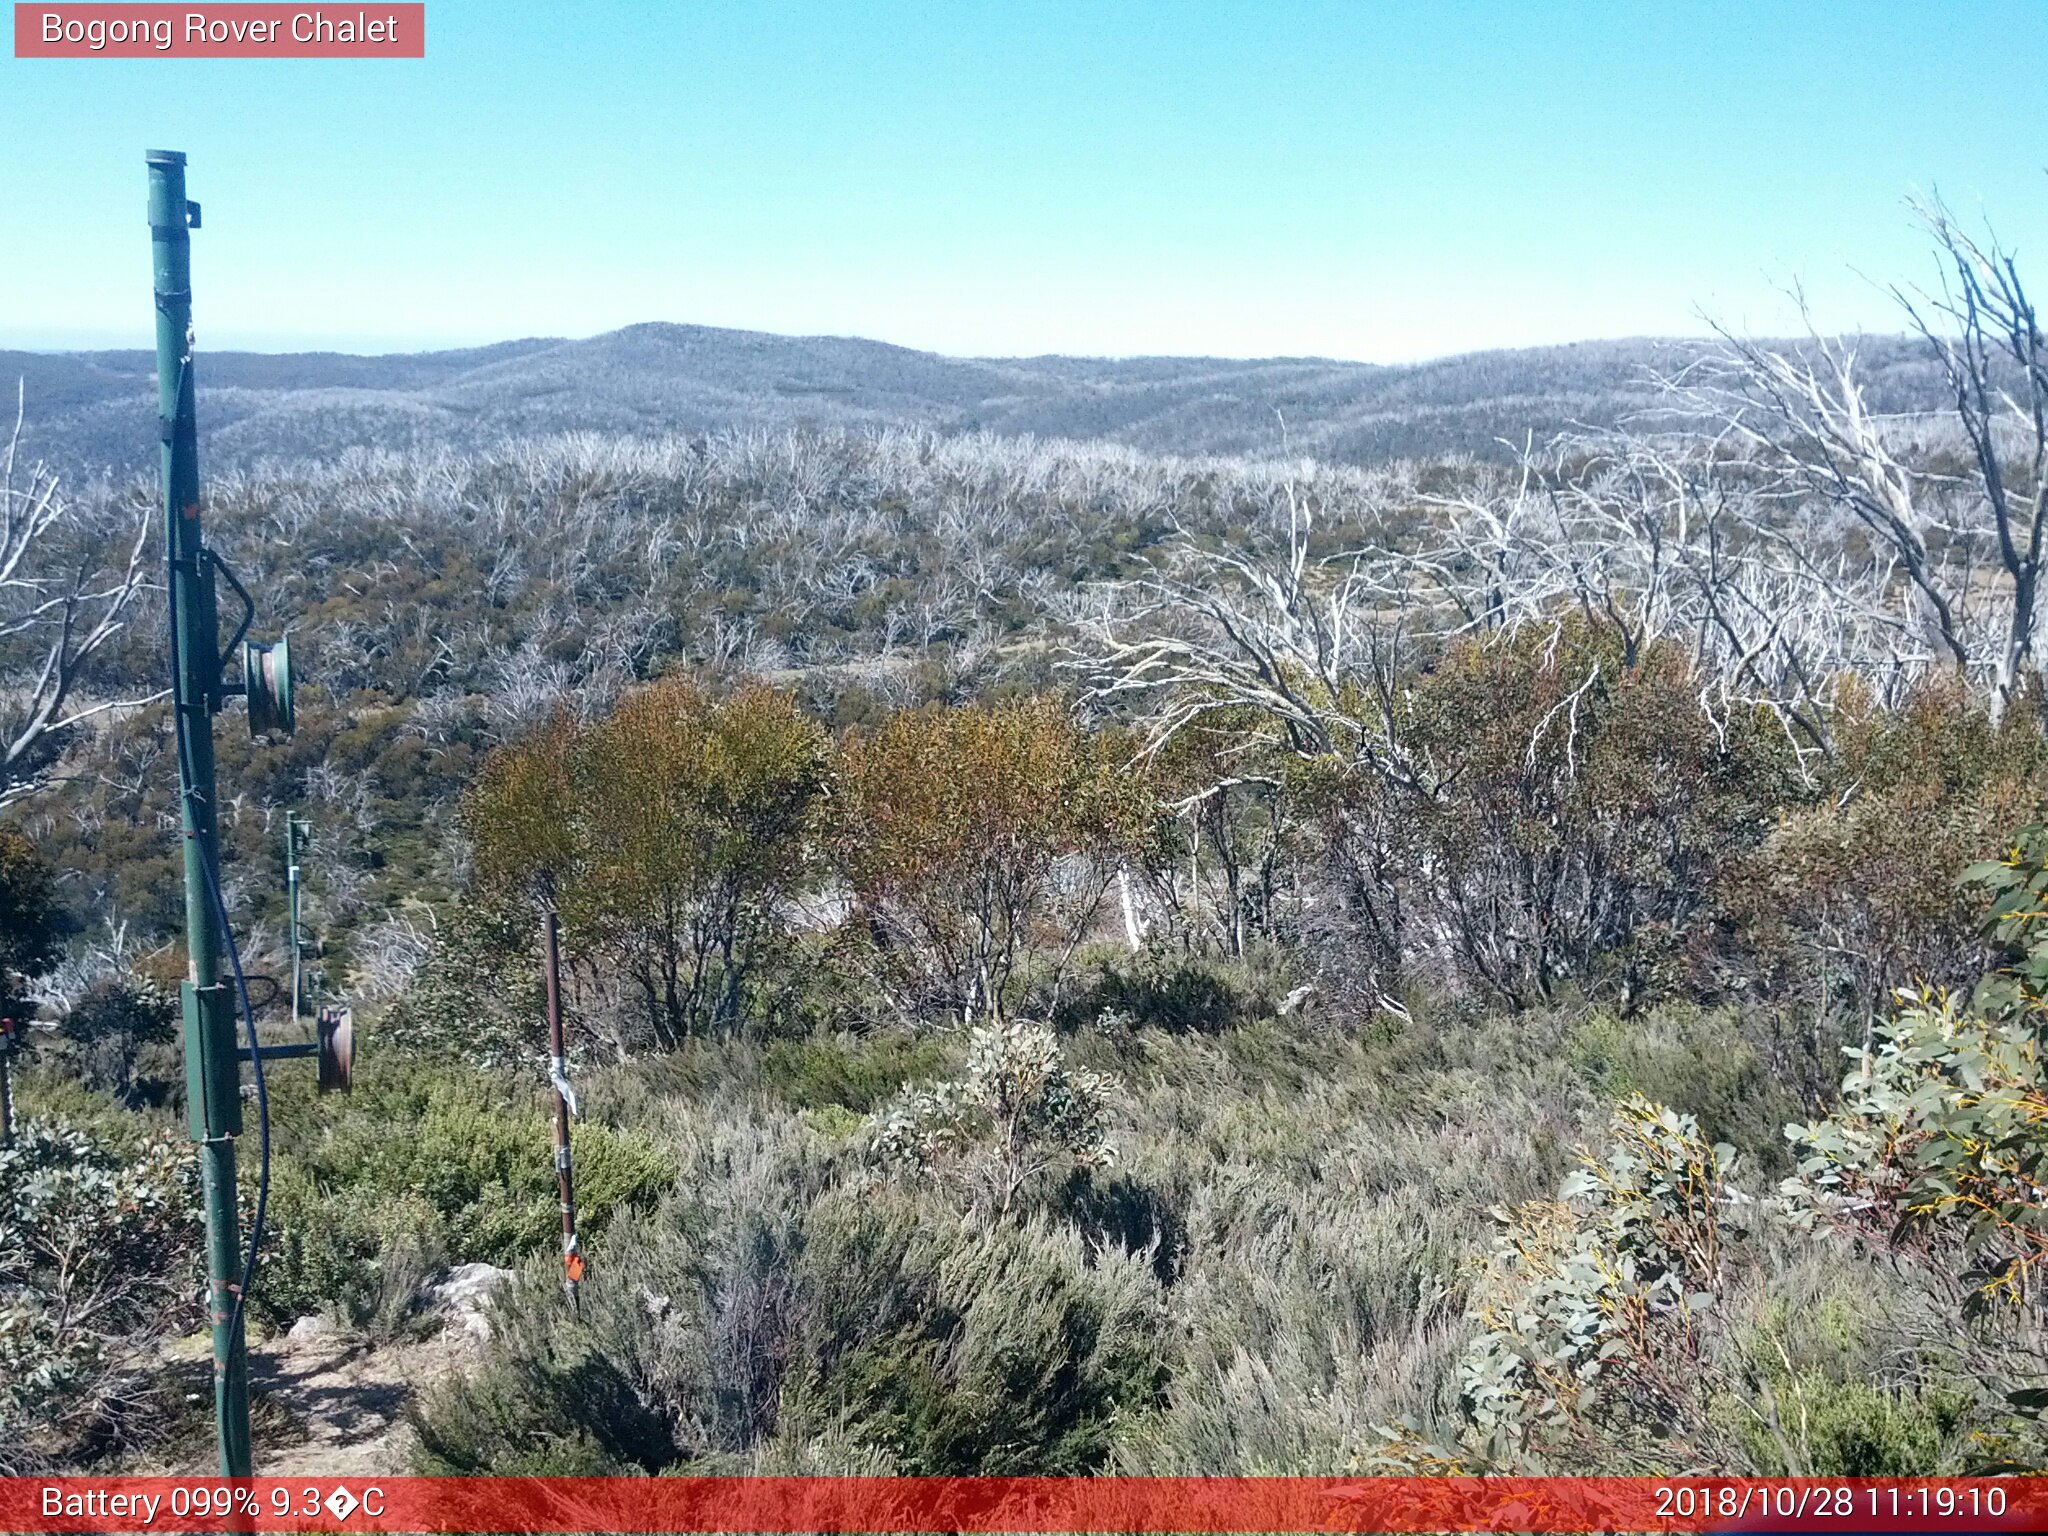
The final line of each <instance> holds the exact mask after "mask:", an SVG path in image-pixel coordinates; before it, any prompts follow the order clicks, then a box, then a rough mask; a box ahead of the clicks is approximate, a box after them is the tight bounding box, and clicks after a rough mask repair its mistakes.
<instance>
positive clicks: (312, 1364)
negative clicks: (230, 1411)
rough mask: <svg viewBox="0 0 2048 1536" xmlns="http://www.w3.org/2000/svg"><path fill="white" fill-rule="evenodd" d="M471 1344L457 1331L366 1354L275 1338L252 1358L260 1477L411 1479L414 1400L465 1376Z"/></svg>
mask: <svg viewBox="0 0 2048 1536" xmlns="http://www.w3.org/2000/svg"><path fill="white" fill-rule="evenodd" d="M476 1347H477V1341H476V1337H475V1335H474V1334H472V1333H470V1332H469V1331H468V1330H467V1329H465V1328H463V1327H461V1326H460V1325H459V1324H458V1325H456V1326H453V1327H448V1328H443V1329H441V1330H440V1331H438V1332H436V1333H434V1334H432V1335H429V1336H427V1337H425V1338H419V1339H402V1340H397V1341H394V1342H389V1343H382V1344H377V1345H374V1346H373V1345H370V1344H366V1343H364V1342H363V1341H362V1340H360V1339H350V1338H347V1337H340V1336H333V1335H330V1336H326V1337H322V1338H318V1339H310V1340H306V1341H303V1342H295V1341H293V1340H291V1339H288V1338H286V1337H284V1336H283V1335H279V1336H278V1337H276V1338H272V1339H269V1340H266V1341H265V1342H263V1343H260V1344H253V1345H252V1346H251V1347H250V1350H249V1399H250V1401H249V1414H250V1421H251V1426H250V1427H251V1430H252V1435H253V1438H254V1440H255V1443H256V1472H257V1475H258V1476H261V1477H371V1476H376V1477H391V1476H398V1475H400V1474H403V1473H406V1472H409V1471H411V1470H412V1431H411V1429H410V1428H409V1427H408V1426H407V1424H406V1421H405V1409H406V1404H407V1403H408V1402H409V1401H410V1400H411V1397H412V1395H413V1393H414V1392H416V1391H418V1390H419V1388H421V1387H422V1386H425V1385H427V1384H428V1383H431V1382H434V1381H438V1380H440V1379H441V1378H443V1377H445V1376H448V1375H450V1374H452V1373H454V1372H456V1371H460V1370H462V1369H463V1368H464V1367H465V1366H467V1365H468V1363H469V1362H470V1360H471V1359H472V1358H473V1357H474V1354H475V1351H476Z"/></svg>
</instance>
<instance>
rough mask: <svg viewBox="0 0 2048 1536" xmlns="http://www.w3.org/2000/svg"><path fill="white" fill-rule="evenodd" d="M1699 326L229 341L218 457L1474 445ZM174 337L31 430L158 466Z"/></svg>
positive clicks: (217, 400) (1882, 361)
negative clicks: (951, 337)
mask: <svg viewBox="0 0 2048 1536" xmlns="http://www.w3.org/2000/svg"><path fill="white" fill-rule="evenodd" d="M1697 351H1698V347H1697V346H1696V345H1694V344H1688V343H1684V342H1658V341H1627V342H1588V343H1583V344H1580V345H1577V346H1567V347H1549V348H1538V349H1531V350H1527V351H1519V352H1481V353H1474V354H1471V355H1468V356H1463V357H1451V358H1443V359H1440V360H1437V361H1434V362H1428V363H1418V364H1411V365H1405V366H1400V367H1375V366H1371V365H1368V364H1363V363H1346V362H1336V361H1332V360H1330V359H1327V358H1265V359H1254V360H1250V361H1241V360H1236V359H1229V358H1185V357H1156V358H1127V359H1120V360H1118V359H1102V358H1079V357H1036V358H951V357H940V356H936V355H934V354H932V353H929V352H917V351H913V350H911V349H909V348H907V347H893V346H887V345H885V344H883V343H881V342H873V341H860V340H854V339H849V338H842V337H829V336H801V337H798V336H770V335H764V334H762V333H760V332H755V331H728V330H716V329H713V328H710V327H707V326H685V325H638V326H633V327H630V328H628V329H626V330H622V331H614V332H611V333H610V334H607V335H603V336H593V337H590V338H588V339H585V340H580V341H562V340H530V341H512V342H506V343H504V344H502V345H499V346H495V347H484V348H479V349H475V350H470V351H458V352H430V353H420V354H398V355H393V356H386V357H351V356H345V355H341V354H335V353H303V354H296V355H293V354H282V355H270V354H263V353H246V352H243V353H236V352H225V353H209V354H207V356H206V359H205V362H204V364H203V367H204V369H205V372H204V375H203V382H204V385H205V387H206V388H207V391H208V400H207V411H206V413H205V416H204V418H203V422H202V425H203V428H204V436H203V439H202V442H203V446H204V448H205V450H206V455H207V462H208V463H209V464H213V465H218V466H221V467H230V466H235V467H250V466H254V465H257V464H260V463H261V462H263V461H265V460H273V459H274V460H283V461H290V460H295V459H300V458H305V457H325V456H327V455H330V454H333V453H336V452H339V451H341V450H344V449H348V448H377V449H382V450H401V451H420V450H427V449H433V448H452V449H457V450H461V451H465V452H468V451H476V450H486V449H491V448H494V447H498V446H502V445H503V444H505V443H506V442H507V441H508V440H510V439H515V438H523V437H532V436H534V435H536V434H549V433H560V432H583V431H594V432H602V433H607V434H629V435H633V436H639V437H662V436H666V435H669V434H672V433H676V432H709V431H718V430H727V429H733V428H740V429H745V428H765V429H786V428H791V427H796V428H802V429H806V430H819V429H826V430H829V429H833V428H842V427H852V428H862V427H885V426H917V427H928V428H934V429H938V430H942V431H946V432H949V433H958V432H974V431H989V432H996V433H1001V434H1004V435H1009V436H1015V435H1020V434H1027V433H1028V434H1036V435H1040V436H1050V437H1061V438H1086V439H1097V440H1104V441H1108V442H1115V443H1122V444H1127V445H1129V446H1133V447H1139V448H1144V449H1148V450H1150V451H1152V452H1155V453H1173V454H1251V455H1254V456H1258V457H1266V456H1272V455H1275V454H1280V455H1284V454H1287V453H1309V454H1313V455H1315V456H1316V457H1318V458H1320V459H1324V460H1327V461H1330V462H1334V463H1348V464H1370V463H1382V462H1385V461H1386V460H1388V459H1399V458H1425V457H1440V456H1445V455H1468V454H1469V455H1475V456H1478V457H1481V458H1488V459H1496V460H1498V459H1501V458H1504V457H1505V456H1507V454H1508V452H1509V450H1508V449H1506V448H1504V446H1503V444H1502V441H1501V440H1502V439H1507V440H1509V441H1510V442H1512V443H1520V442H1522V441H1523V439H1524V438H1525V437H1526V436H1528V435H1529V434H1532V433H1533V434H1534V436H1535V437H1536V438H1537V439H1538V440H1539V441H1540V440H1543V439H1546V438H1548V437H1550V436H1551V435H1553V434H1554V433H1556V432H1558V431H1560V430H1563V429H1565V428H1566V427H1570V426H1595V427H1607V426H1612V425H1614V424H1615V423H1616V422H1617V421H1619V420H1621V419H1623V418H1624V417H1628V416H1631V415H1634V414H1638V413H1641V412H1643V411H1645V410H1648V409H1651V408H1654V407H1656V406H1658V405H1659V404H1664V403H1668V401H1667V400H1666V399H1665V397H1664V396H1663V395H1662V393H1661V392H1660V391H1659V390H1658V389H1657V387H1656V385H1655V382H1654V380H1655V378H1656V377H1657V376H1661V375H1669V374H1673V373H1676V372H1678V371H1679V370H1681V369H1682V368H1683V366H1684V365H1685V363H1686V362H1687V360H1688V359H1690V358H1691V357H1692V356H1694V355H1695V354H1696V353H1697ZM1863 354H1864V370H1865V378H1866V381H1867V383H1868V384H1869V386H1870V387H1871V389H1872V391H1873V398H1874V400H1875V401H1876V403H1877V404H1878V405H1879V407H1880V408H1881V409H1885V410H1905V409H1914V408H1922V407H1928V408H1932V407H1939V406H1940V404H1941V403H1942V400H1943V398H1944V392H1943V389H1942V384H1941V380H1940V376H1939V372H1938V370H1936V369H1933V368H1931V367H1930V366H1929V363H1928V359H1927V358H1926V357H1925V356H1924V354H1923V353H1921V352H1920V351H1918V350H1916V349H1914V348H1913V347H1911V346H1910V345H1909V344H1908V343H1906V342H1905V341H1904V340H1903V339H1902V338H1898V337H1878V338H1872V339H1870V340H1869V341H1867V342H1865V343H1864V346H1863ZM154 368H155V359H154V357H153V356H152V355H151V354H149V353H147V352H140V351H136V352H95V353H71V354H37V353H22V352H0V381H6V382H8V383H10V384H11V383H13V382H14V381H16V380H20V381H22V383H23V387H24V388H25V390H26V395H27V399H28V401H29V405H30V415H29V420H28V435H27V442H28V444H29V447H30V449H31V451H33V452H35V453H37V454H39V455H41V456H42V457H44V458H45V459H47V460H49V461H50V462H52V463H56V464H61V465H62V466H63V467H64V468H66V469H67V470H68V471H71V472H73V473H74V474H90V473H92V472H95V471H97V470H99V469H101V468H103V467H105V466H109V465H111V466H114V467H115V468H116V469H117V470H118V471H121V472H134V471H143V470H148V469H151V468H153V467H154V459H153V458H152V457H151V454H152V453H153V451H154V450H153V444H154V439H153V438H152V436H151V425H150V424H151V422H152V421H153V419H154V417H153V413H154V411H155V409H156V404H155V401H156V395H155V389H154V381H153V373H154Z"/></svg>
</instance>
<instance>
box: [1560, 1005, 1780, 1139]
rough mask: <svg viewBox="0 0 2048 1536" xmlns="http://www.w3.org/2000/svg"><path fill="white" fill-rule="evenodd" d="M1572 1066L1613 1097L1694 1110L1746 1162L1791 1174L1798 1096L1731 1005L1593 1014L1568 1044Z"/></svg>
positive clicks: (1710, 1131) (1713, 1136) (1703, 1124)
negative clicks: (1789, 1125)
mask: <svg viewBox="0 0 2048 1536" xmlns="http://www.w3.org/2000/svg"><path fill="white" fill-rule="evenodd" d="M1567 1050H1568V1051H1569V1053H1570V1055H1571V1059H1572V1064H1573V1065H1574V1066H1575V1067H1576V1068H1577V1069H1578V1070H1579V1072H1580V1073H1581V1074H1582V1075H1583V1076H1584V1077H1585V1078H1586V1080H1587V1082H1588V1083H1590V1084H1591V1085H1592V1086H1593V1087H1594V1088H1595V1089H1597V1090H1598V1091H1599V1092H1600V1093H1601V1094H1602V1095H1603V1096H1604V1097H1605V1098H1607V1099H1609V1100H1610V1101H1615V1102H1619V1101H1622V1100H1625V1099H1627V1098H1629V1097H1630V1096H1631V1095H1640V1096H1641V1097H1643V1098H1645V1099H1649V1100H1651V1101H1652V1102H1654V1103H1658V1104H1669V1105H1671V1106H1672V1107H1674V1108H1676V1109H1679V1110H1682V1111H1684V1112H1686V1113H1688V1114H1690V1115H1692V1116H1693V1117H1694V1118H1695V1119H1696V1120H1697V1121H1698V1122H1699V1124H1700V1128H1701V1130H1702V1132H1703V1133H1704V1134H1705V1135H1706V1136H1708V1137H1709V1138H1710V1139H1712V1140H1716V1141H1725V1142H1729V1143H1731V1144H1732V1145H1734V1146H1735V1147H1736V1148H1738V1149H1739V1150H1740V1151H1741V1152H1742V1154H1743V1157H1744V1159H1745V1161H1746V1162H1748V1163H1750V1164H1752V1165H1757V1166H1761V1167H1762V1168H1764V1169H1766V1170H1770V1171H1778V1172H1789V1171H1790V1168H1789V1159H1788V1158H1787V1156H1786V1152H1785V1136H1784V1127H1785V1122H1786V1121H1787V1120H1789V1119H1791V1118H1792V1117H1793V1116H1794V1115H1795V1114H1797V1113H1798V1110H1799V1104H1798V1101H1797V1100H1796V1099H1795V1098H1794V1097H1793V1096H1792V1094H1791V1092H1790V1091H1789V1090H1788V1089H1787V1088H1786V1087H1785V1085H1784V1084H1783V1083H1782V1082H1780V1081H1779V1080H1778V1078H1777V1077H1776V1076H1775V1075H1774V1074H1773V1073H1772V1072H1771V1070H1770V1069H1769V1068H1768V1067H1767V1066H1766V1065H1765V1063H1764V1061H1763V1059H1762V1058H1761V1057H1760V1056H1759V1055H1758V1054H1757V1052H1756V1049H1755V1047H1754V1046H1753V1045H1752V1044H1751V1043H1750V1040H1749V1038H1748V1037H1747V1035H1746V1034H1745V1033H1744V1030H1743V1023H1742V1020H1741V1019H1740V1018H1739V1017H1738V1015H1737V1014H1736V1013H1735V1012H1734V1011H1733V1010H1729V1009H1722V1010H1710V1009H1704V1008H1700V1007H1697V1006H1695V1005H1692V1004H1686V1003H1671V1004H1666V1005H1664V1006H1661V1007H1658V1008H1654V1009H1651V1010H1649V1011H1648V1012H1646V1013H1641V1014H1636V1015H1634V1016H1632V1017H1628V1018H1619V1017H1616V1016H1615V1015H1614V1014H1612V1013H1606V1012H1596V1013H1593V1014H1590V1015H1588V1016H1587V1017H1586V1018H1585V1019H1583V1020H1582V1021H1581V1022H1580V1023H1579V1024H1578V1025H1577V1026H1576V1027H1575V1028H1574V1029H1573V1031H1572V1033H1571V1037H1570V1039H1569V1041H1568V1044H1567Z"/></svg>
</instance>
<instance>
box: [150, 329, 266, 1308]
mask: <svg viewBox="0 0 2048 1536" xmlns="http://www.w3.org/2000/svg"><path fill="white" fill-rule="evenodd" d="M188 377H189V375H188V374H187V373H186V371H185V365H184V364H183V363H180V365H179V368H178V398H180V399H182V398H183V396H184V393H185V388H186V380H187V378H188ZM198 558H199V557H198V556H195V557H194V567H195V575H196V569H197V565H198ZM164 566H165V572H164V578H165V579H164V611H165V615H166V617H167V619H168V621H169V629H170V636H171V726H172V733H173V735H175V736H176V738H177V742H178V794H179V798H180V799H181V800H185V801H187V802H189V801H190V800H191V799H192V798H193V790H192V788H191V785H192V762H191V756H190V753H189V752H188V751H187V748H186V743H185V685H184V678H183V676H182V674H181V669H180V668H179V666H178V605H177V600H176V596H175V594H176V592H177V579H178V571H177V549H176V546H175V543H174V541H173V540H172V539H171V537H170V535H169V532H168V530H167V531H166V533H165V538H164ZM207 654H208V655H209V656H211V655H213V645H212V643H211V642H209V643H208V645H207ZM182 809H183V810H184V812H185V816H184V817H183V818H181V821H182V820H184V819H187V818H189V819H190V820H191V821H192V822H194V823H196V822H197V821H198V819H199V818H198V816H197V815H196V814H194V813H193V809H192V806H191V805H190V804H189V803H188V804H187V805H185V806H184V807H182ZM215 830H216V832H217V831H218V828H216V829H215ZM187 835H188V836H189V835H190V834H189V833H188V834H187ZM199 867H200V869H201V870H202V871H203V872H204V873H205V875H206V889H207V891H208V893H209V894H210V895H211V896H212V897H213V910H214V912H215V914H216V915H217V916H218V917H219V919H220V934H221V938H222V939H223V940H224V941H225V942H226V944H227V947H228V967H229V969H230V970H231V971H233V973H234V977H235V995H236V997H237V998H238V999H239V1001H240V1003H241V1011H242V1021H243V1026H244V1027H245V1028H246V1029H247V1031H248V1034H249V1063H250V1065H251V1066H252V1067H253V1068H254V1069H255V1077H256V1123H257V1132H258V1144H259V1145H260V1147H261V1149H262V1150H261V1154H260V1168H261V1171H260V1172H259V1174H258V1175H257V1180H256V1214H255V1217H254V1219H253V1220H252V1221H251V1222H250V1223H249V1246H248V1248H247V1250H246V1251H245V1252H244V1254H243V1256H242V1277H241V1279H240V1280H239V1281H238V1282H237V1283H236V1286H235V1308H234V1311H233V1312H232V1313H230V1314H229V1317H228V1337H229V1338H230V1339H235V1340H239V1339H240V1338H241V1337H242V1327H243V1321H244V1317H245V1314H246V1311H247V1302H248V1296H249V1284H250V1281H251V1280H253V1279H254V1278H255V1274H256V1253H257V1250H258V1248H259V1247H260V1246H261V1244H262V1242H263V1225H264V1217H265V1215H266V1213H267V1212H268V1210H269V1207H270V1091H269V1087H268V1085H267V1084H266V1083H265V1082H264V1080H263V1047H262V1043H261V1042H260V1041H259V1040H258V1039H257V1036H256V1010H255V1009H253V1008H251V1007H250V1006H249V983H248V979H247V978H246V977H244V976H243V974H242V956H241V952H240V950H238V949H237V948H236V946H235V935H234V931H233V929H232V928H231V927H230V926H229V923H228V906H227V902H226V900H225V899H224V898H223V897H222V896H221V891H220V871H219V870H218V869H217V868H215V865H214V858H213V853H212V850H211V849H209V848H208V847H207V846H206V843H205V841H204V840H203V839H202V840H201V841H200V843H199Z"/></svg>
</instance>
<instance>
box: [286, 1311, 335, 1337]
mask: <svg viewBox="0 0 2048 1536" xmlns="http://www.w3.org/2000/svg"><path fill="white" fill-rule="evenodd" d="M339 1331H340V1330H338V1329H337V1328H336V1327H335V1326H334V1323H333V1322H332V1320H330V1319H328V1318H325V1317H322V1316H321V1315H320V1314H319V1313H317V1312H315V1313H313V1314H311V1315H310V1316H307V1317H302V1318H300V1319H299V1320H298V1321H297V1322H295V1323H293V1324H292V1325H291V1327H290V1328H288V1329H286V1330H285V1336H284V1338H285V1342H286V1343H287V1344H318V1343H320V1342H321V1341H322V1340H325V1339H331V1338H333V1337H334V1336H335V1334H336V1333H337V1332H339Z"/></svg>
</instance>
